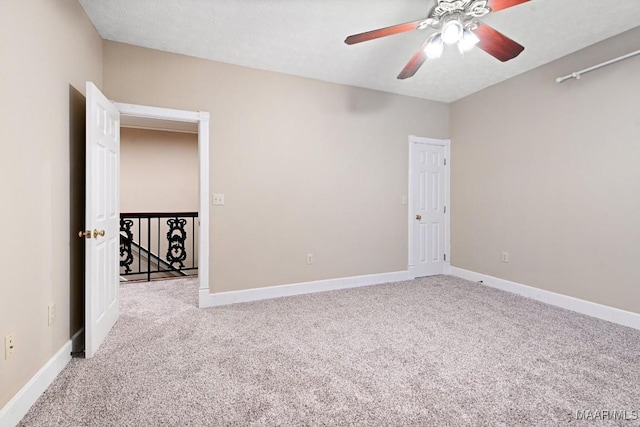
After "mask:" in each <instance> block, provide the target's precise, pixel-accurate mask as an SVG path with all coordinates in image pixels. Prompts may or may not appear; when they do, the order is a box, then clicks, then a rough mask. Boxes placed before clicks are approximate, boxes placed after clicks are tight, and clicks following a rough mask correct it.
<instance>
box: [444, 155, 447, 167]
mask: <svg viewBox="0 0 640 427" xmlns="http://www.w3.org/2000/svg"><path fill="white" fill-rule="evenodd" d="M444 165H445V166H447V158H446V157H445V158H444Z"/></svg>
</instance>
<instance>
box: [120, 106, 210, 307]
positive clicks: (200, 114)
mask: <svg viewBox="0 0 640 427" xmlns="http://www.w3.org/2000/svg"><path fill="white" fill-rule="evenodd" d="M113 104H114V105H115V106H116V108H117V109H118V110H119V111H120V115H121V116H129V117H142V118H148V119H158V120H170V121H177V122H189V123H197V124H198V158H199V170H200V176H199V179H198V181H199V182H198V184H199V188H200V205H199V209H198V219H199V220H200V238H199V243H198V283H199V286H198V288H199V289H198V294H199V295H200V297H199V299H200V302H199V306H200V307H203V305H202V294H203V293H206V294H209V113H208V112H205V111H186V110H174V109H170V108H160V107H149V106H146V105H136V104H125V103H120V102H114V103H113Z"/></svg>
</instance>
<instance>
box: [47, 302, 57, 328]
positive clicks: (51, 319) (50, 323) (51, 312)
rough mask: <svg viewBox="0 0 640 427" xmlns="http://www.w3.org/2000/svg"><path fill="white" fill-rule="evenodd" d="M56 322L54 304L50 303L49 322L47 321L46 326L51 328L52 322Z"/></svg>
mask: <svg viewBox="0 0 640 427" xmlns="http://www.w3.org/2000/svg"><path fill="white" fill-rule="evenodd" d="M55 321H56V304H55V303H51V304H49V321H48V325H49V326H51V325H52V324H53V322H55Z"/></svg>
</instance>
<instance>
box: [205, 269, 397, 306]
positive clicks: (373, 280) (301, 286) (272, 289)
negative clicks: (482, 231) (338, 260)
mask: <svg viewBox="0 0 640 427" xmlns="http://www.w3.org/2000/svg"><path fill="white" fill-rule="evenodd" d="M404 280H409V272H408V271H393V272H389V273H380V274H369V275H366V276H352V277H342V278H338V279H327V280H316V281H313V282H302V283H292V284H288V285H278V286H268V287H265V288H254V289H246V290H242V291H230V292H220V293H209V290H208V289H200V307H218V306H221V305H229V304H236V303H241V302H249V301H259V300H265V299H272V298H281V297H289V296H294V295H304V294H312V293H316V292H326V291H335V290H338V289H350V288H358V287H360V286H370V285H380V284H383V283H392V282H401V281H404Z"/></svg>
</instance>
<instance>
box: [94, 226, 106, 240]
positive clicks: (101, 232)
mask: <svg viewBox="0 0 640 427" xmlns="http://www.w3.org/2000/svg"><path fill="white" fill-rule="evenodd" d="M98 236H104V230H98V229H95V228H94V229H93V238H94V239H97V238H98Z"/></svg>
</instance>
